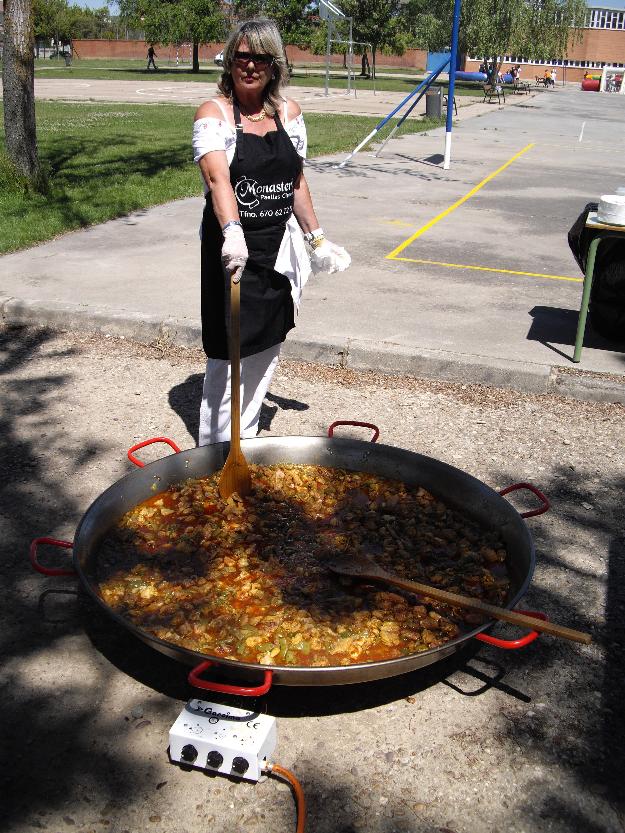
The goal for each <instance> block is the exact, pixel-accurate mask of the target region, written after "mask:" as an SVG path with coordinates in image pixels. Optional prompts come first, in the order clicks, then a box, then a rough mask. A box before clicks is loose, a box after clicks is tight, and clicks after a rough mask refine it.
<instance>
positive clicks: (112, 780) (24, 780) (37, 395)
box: [0, 326, 137, 830]
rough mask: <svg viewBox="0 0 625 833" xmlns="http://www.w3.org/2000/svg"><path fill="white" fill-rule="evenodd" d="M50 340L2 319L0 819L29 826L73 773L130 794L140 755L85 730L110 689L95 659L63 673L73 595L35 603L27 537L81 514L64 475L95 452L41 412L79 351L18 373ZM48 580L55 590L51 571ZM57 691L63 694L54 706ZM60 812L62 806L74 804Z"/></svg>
mask: <svg viewBox="0 0 625 833" xmlns="http://www.w3.org/2000/svg"><path fill="white" fill-rule="evenodd" d="M52 339H53V335H52V333H50V332H49V331H47V330H31V329H28V328H26V327H21V326H13V327H8V328H4V329H0V377H2V378H3V405H4V409H3V414H2V417H1V418H0V473H1V482H0V496H1V500H2V504H3V519H2V529H3V536H2V555H1V557H0V577H1V589H0V598H1V599H2V613H1V617H2V628H1V629H0V661H1V663H2V666H3V670H4V673H3V679H2V684H1V694H0V697H1V700H0V702H1V703H2V718H3V726H4V732H3V743H2V744H1V745H0V761H1V765H0V768H1V771H2V773H3V775H2V779H3V784H2V794H3V800H2V802H1V804H2V809H1V810H0V827H2V829H3V830H10V829H14V827H15V826H17V825H19V826H21V825H23V824H25V823H26V821H25V820H26V819H28V818H30V817H32V818H33V819H35V821H34V822H33V823H34V825H35V826H41V827H44V826H45V824H44V823H43V822H39V821H38V820H37V818H38V817H43V816H45V815H46V814H47V813H49V812H53V811H55V810H58V811H61V808H63V807H66V802H67V797H68V794H71V793H72V790H73V789H74V788H75V787H76V785H77V784H79V785H82V786H83V787H84V789H86V790H87V791H88V794H89V795H90V796H91V798H92V799H94V800H96V802H99V803H100V804H101V805H102V806H104V805H106V804H107V802H109V801H111V800H131V799H132V798H133V793H134V791H135V789H136V788H137V783H136V781H135V785H134V787H133V778H136V777H137V776H136V763H137V762H136V761H135V762H134V764H133V760H132V756H128V755H127V754H125V753H123V752H122V751H121V750H117V749H115V748H114V747H113V746H112V747H111V748H110V749H106V748H101V749H99V750H98V754H97V755H94V750H93V748H91V741H90V740H88V738H89V734H88V729H89V727H90V726H91V725H92V723H93V720H94V703H97V702H98V701H99V700H100V699H101V698H106V696H107V691H108V689H109V684H110V683H109V678H108V677H109V675H108V673H107V670H106V669H104V668H101V669H100V670H99V671H98V670H96V671H95V672H94V673H93V674H91V675H90V676H89V678H88V679H85V680H83V681H82V686H78V687H77V686H76V684H75V681H72V680H71V677H70V679H69V680H68V679H67V678H66V677H65V674H64V667H65V668H67V667H71V665H72V663H73V656H72V647H71V643H72V641H73V640H75V639H76V636H77V635H78V634H79V633H80V622H79V620H78V618H77V617H76V616H75V615H69V616H67V615H66V610H67V604H68V603H69V605H70V606H71V607H72V608H73V607H74V603H73V602H72V601H71V599H70V600H67V599H66V600H65V601H64V603H63V604H59V605H58V606H56V607H55V609H54V610H53V611H51V609H50V604H51V603H52V598H51V596H50V594H49V593H48V594H47V595H46V598H45V599H44V601H43V602H42V606H41V607H39V606H38V604H37V594H38V591H40V589H41V580H40V579H39V578H38V577H35V576H34V575H33V573H32V570H31V568H30V566H29V564H28V558H27V553H28V549H29V544H30V541H31V540H32V539H33V538H34V537H35V536H37V535H42V534H48V535H59V533H62V530H64V529H65V528H66V525H67V523H68V521H69V522H71V520H72V519H75V518H77V517H79V514H80V507H79V506H78V505H77V503H76V501H75V499H74V498H72V497H71V496H70V494H69V492H68V491H67V490H66V489H65V488H64V484H65V483H66V482H70V480H71V478H73V477H74V476H76V477H78V476H80V472H81V470H82V469H83V468H84V465H85V463H87V462H90V461H93V460H94V459H96V458H97V457H98V456H99V454H100V452H101V448H100V446H99V445H98V444H96V443H93V444H90V445H87V446H86V447H83V448H81V449H80V450H79V452H78V453H77V452H76V449H75V448H74V447H73V446H72V441H71V438H69V437H67V436H66V435H65V433H64V431H63V428H62V426H60V425H58V421H56V422H55V421H54V420H52V421H51V420H50V419H49V413H50V409H51V406H52V404H53V403H57V402H58V401H59V400H61V401H62V400H63V399H64V397H65V395H66V391H67V390H68V389H69V387H70V386H71V385H72V384H73V374H72V370H71V368H72V359H73V358H74V357H75V356H76V355H77V351H76V350H72V349H70V350H61V351H57V352H56V353H53V354H52V356H53V359H54V360H55V362H56V367H57V370H56V371H55V372H54V373H48V374H40V375H37V373H36V372H35V373H33V372H30V373H29V374H28V376H24V377H23V378H22V376H21V374H22V371H23V370H24V369H26V368H28V366H29V365H30V364H31V362H33V361H35V360H36V359H37V356H38V353H39V352H40V351H42V350H44V349H50V342H51V340H52ZM48 364H49V363H48ZM10 374H11V375H10ZM26 422H27V423H28V425H29V432H30V433H31V434H34V435H35V436H37V437H38V441H37V442H35V441H31V440H26V439H24V433H23V432H22V431H21V430H20V428H21V425H22V424H23V423H26ZM42 444H45V446H46V449H49V448H53V449H54V450H55V454H56V455H58V459H59V460H64V461H65V469H64V471H63V474H62V475H59V472H58V471H55V470H54V469H53V468H50V467H49V465H48V463H47V462H46V455H45V454H44V453H42V449H41V445H42ZM56 553H57V554H56V555H51V554H49V553H47V552H45V551H44V552H42V553H41V556H42V560H44V561H45V560H46V559H49V560H50V561H57V562H59V561H60V562H61V563H62V564H63V566H65V564H66V562H67V556H66V555H62V556H60V557H59V555H58V551H56ZM51 584H52V587H51V588H50V589H51V590H53V591H54V592H55V593H56V592H57V590H56V588H57V586H58V585H59V582H58V580H53V581H52V582H51ZM60 589H61V592H70V593H72V588H71V587H70V588H69V590H67V589H66V588H63V586H62V585H61V587H60ZM68 645H70V647H69V648H68V647H67V646H68ZM42 650H43V651H44V652H45V653H47V652H50V656H51V657H52V658H54V657H56V658H57V663H56V664H55V663H54V660H53V661H52V664H50V662H42V660H41V657H40V654H41V652H42ZM59 657H62V660H61V661H58V658H59ZM59 702H63V704H64V707H63V708H62V709H60V708H59V707H58V706H59ZM104 722H105V723H106V722H107V721H106V719H105V720H104ZM112 728H113V729H114V728H115V727H112ZM61 773H62V776H61ZM133 773H134V774H133ZM66 813H67V816H68V817H69V816H70V815H71V811H67V810H66ZM68 823H69V822H68Z"/></svg>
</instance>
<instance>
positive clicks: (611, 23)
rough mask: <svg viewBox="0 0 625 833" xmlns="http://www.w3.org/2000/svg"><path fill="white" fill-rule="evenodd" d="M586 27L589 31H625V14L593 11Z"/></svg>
mask: <svg viewBox="0 0 625 833" xmlns="http://www.w3.org/2000/svg"><path fill="white" fill-rule="evenodd" d="M585 26H586V28H587V29H625V12H620V11H610V10H609V9H591V10H590V13H589V14H588V16H587V17H586V21H585Z"/></svg>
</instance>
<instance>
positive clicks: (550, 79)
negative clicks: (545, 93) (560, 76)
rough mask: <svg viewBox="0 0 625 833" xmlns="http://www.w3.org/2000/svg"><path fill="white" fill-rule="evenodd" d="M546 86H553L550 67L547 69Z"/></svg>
mask: <svg viewBox="0 0 625 833" xmlns="http://www.w3.org/2000/svg"><path fill="white" fill-rule="evenodd" d="M545 87H553V79H552V77H551V70H550V69H549V67H547V69H546V70H545Z"/></svg>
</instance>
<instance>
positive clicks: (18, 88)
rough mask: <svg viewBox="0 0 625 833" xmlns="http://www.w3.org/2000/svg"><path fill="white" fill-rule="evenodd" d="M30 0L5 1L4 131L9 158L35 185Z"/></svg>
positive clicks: (37, 174)
mask: <svg viewBox="0 0 625 833" xmlns="http://www.w3.org/2000/svg"><path fill="white" fill-rule="evenodd" d="M33 47H34V34H33V14H32V5H31V0H5V3H4V55H3V66H2V84H3V88H4V132H5V141H6V149H7V154H8V156H9V159H10V160H11V162H12V164H13V165H14V166H15V168H16V169H17V170H18V171H19V172H20V173H21V174H22V175H23V176H25V177H27V179H28V180H29V181H30V182H31V183H33V184H36V181H37V178H38V177H39V159H38V154H37V128H36V123H35V58H34V49H33Z"/></svg>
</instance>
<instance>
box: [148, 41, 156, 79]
mask: <svg viewBox="0 0 625 833" xmlns="http://www.w3.org/2000/svg"><path fill="white" fill-rule="evenodd" d="M154 58H158V55H157V54H156V52H155V51H154V47H153V46H152V44H150V45H149V47H148V65H147V70H148V72H149V70H150V66H153V67H154V69H158V67H157V66H156V64H155V62H154Z"/></svg>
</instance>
